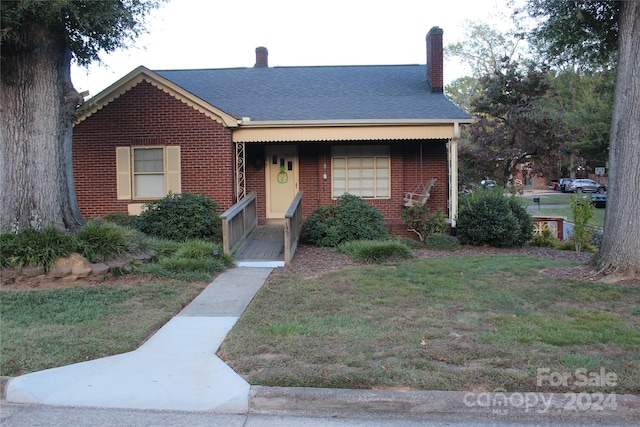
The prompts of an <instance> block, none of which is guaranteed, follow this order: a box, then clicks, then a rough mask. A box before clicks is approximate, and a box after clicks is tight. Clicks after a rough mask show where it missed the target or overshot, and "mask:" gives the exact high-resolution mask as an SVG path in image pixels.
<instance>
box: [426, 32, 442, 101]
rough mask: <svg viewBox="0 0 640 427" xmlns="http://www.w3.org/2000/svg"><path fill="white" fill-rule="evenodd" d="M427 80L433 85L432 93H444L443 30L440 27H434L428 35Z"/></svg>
mask: <svg viewBox="0 0 640 427" xmlns="http://www.w3.org/2000/svg"><path fill="white" fill-rule="evenodd" d="M427 80H429V84H430V85H431V92H442V91H443V88H444V85H443V81H444V75H443V60H442V28H440V27H433V28H431V29H430V30H429V32H428V33H427Z"/></svg>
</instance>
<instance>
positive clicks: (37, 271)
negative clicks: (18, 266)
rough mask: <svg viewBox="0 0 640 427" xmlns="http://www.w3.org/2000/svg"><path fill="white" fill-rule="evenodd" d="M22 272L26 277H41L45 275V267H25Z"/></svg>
mask: <svg viewBox="0 0 640 427" xmlns="http://www.w3.org/2000/svg"><path fill="white" fill-rule="evenodd" d="M20 272H21V274H22V276H24V277H36V276H41V275H43V274H44V267H43V266H42V265H38V266H36V267H25V268H23V269H22V270H21V271H20Z"/></svg>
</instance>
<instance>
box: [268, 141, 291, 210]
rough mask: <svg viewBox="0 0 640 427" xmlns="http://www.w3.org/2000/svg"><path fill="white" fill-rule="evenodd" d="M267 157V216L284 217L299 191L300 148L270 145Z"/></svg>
mask: <svg viewBox="0 0 640 427" xmlns="http://www.w3.org/2000/svg"><path fill="white" fill-rule="evenodd" d="M266 157H267V158H266V167H265V171H266V183H267V218H274V219H275V218H284V214H285V213H286V212H287V209H289V206H290V205H291V202H292V201H293V198H294V197H295V196H296V194H297V192H298V149H297V147H295V146H293V145H274V146H269V147H267V149H266Z"/></svg>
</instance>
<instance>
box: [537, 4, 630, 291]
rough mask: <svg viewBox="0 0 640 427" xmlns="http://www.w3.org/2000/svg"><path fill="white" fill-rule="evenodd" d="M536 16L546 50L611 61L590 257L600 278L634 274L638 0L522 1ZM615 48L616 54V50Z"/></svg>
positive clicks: (597, 63)
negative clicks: (598, 210)
mask: <svg viewBox="0 0 640 427" xmlns="http://www.w3.org/2000/svg"><path fill="white" fill-rule="evenodd" d="M527 11H528V12H529V14H530V15H531V16H533V17H537V18H541V19H542V22H541V23H540V25H539V27H538V29H537V30H536V31H535V32H534V34H533V35H534V37H536V38H538V39H541V40H543V41H545V42H546V43H547V45H548V46H549V49H548V51H549V53H550V54H552V55H553V54H555V55H556V56H560V55H564V56H566V57H574V58H578V59H581V60H583V61H585V62H587V63H589V64H593V66H594V67H606V66H607V65H609V64H610V63H611V62H613V61H614V58H615V63H616V83H615V93H614V100H613V115H612V120H611V132H610V141H609V185H608V187H607V192H608V197H607V208H606V217H605V227H604V234H603V237H602V245H601V247H600V250H599V252H598V254H597V255H596V257H595V259H594V263H595V265H596V267H597V269H598V273H601V274H604V277H603V280H605V281H616V280H620V279H623V278H638V277H639V276H640V215H639V214H638V212H640V185H638V182H640V70H639V69H638V66H637V61H638V58H640V2H638V1H626V2H611V1H592V0H579V1H573V2H566V1H564V0H528V5H527ZM616 52H617V55H616Z"/></svg>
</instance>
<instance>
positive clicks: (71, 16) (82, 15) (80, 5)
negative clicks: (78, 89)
mask: <svg viewBox="0 0 640 427" xmlns="http://www.w3.org/2000/svg"><path fill="white" fill-rule="evenodd" d="M162 1H165V0H100V1H96V0H47V1H43V0H13V1H3V2H2V8H1V9H0V14H1V22H0V28H1V29H2V33H1V38H0V40H1V41H2V55H3V56H6V55H11V54H12V53H13V52H14V51H15V50H20V49H23V48H27V47H28V46H29V41H30V39H31V33H32V31H33V30H34V28H35V27H39V28H41V29H43V30H44V31H45V32H46V33H48V34H49V35H51V36H54V37H60V38H63V39H64V41H65V42H66V44H67V45H68V46H69V48H70V50H71V53H72V55H73V58H74V60H75V61H76V62H77V63H78V64H80V65H88V64H89V63H91V62H94V61H99V60H100V54H101V52H112V51H115V50H117V49H122V48H126V47H128V43H130V42H131V41H133V40H135V39H136V38H137V37H138V36H139V35H140V34H141V33H142V32H143V31H144V26H143V19H144V17H145V16H146V15H147V13H148V12H149V11H150V10H151V9H153V8H156V7H158V5H159V4H160V2H162Z"/></svg>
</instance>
